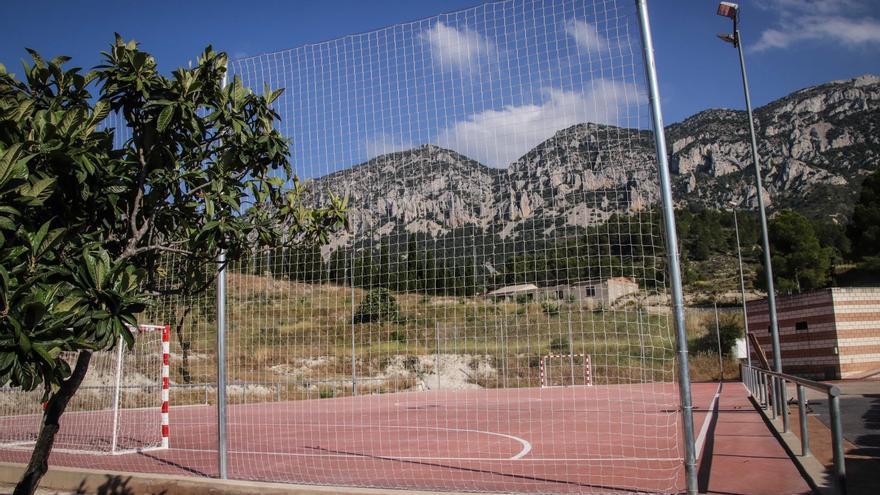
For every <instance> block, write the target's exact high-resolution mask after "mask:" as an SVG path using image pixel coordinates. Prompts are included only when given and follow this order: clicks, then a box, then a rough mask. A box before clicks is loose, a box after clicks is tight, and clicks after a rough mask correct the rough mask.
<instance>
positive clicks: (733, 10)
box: [718, 2, 739, 19]
mask: <svg viewBox="0 0 880 495" xmlns="http://www.w3.org/2000/svg"><path fill="white" fill-rule="evenodd" d="M737 12H739V5H737V4H735V3H733V2H721V3H719V4H718V15H720V16H722V17H729V18H731V19H736V14H737Z"/></svg>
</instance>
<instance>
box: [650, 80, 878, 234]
mask: <svg viewBox="0 0 880 495" xmlns="http://www.w3.org/2000/svg"><path fill="white" fill-rule="evenodd" d="M755 119H756V126H757V128H756V129H757V136H758V148H759V153H760V159H761V166H762V171H763V172H764V179H765V182H764V183H765V188H766V196H765V199H766V200H767V202H768V203H769V207H770V208H771V209H779V208H786V207H789V208H796V209H800V210H802V211H803V212H804V213H806V214H808V215H831V216H832V217H833V218H836V219H838V220H841V221H843V220H845V218H846V216H847V215H848V213H849V210H850V208H851V205H852V203H853V201H854V200H855V194H856V191H857V190H858V187H859V184H860V183H861V181H862V179H863V178H864V176H865V175H866V174H868V173H870V172H872V171H874V170H876V169H877V168H878V166H880V155H878V153H880V135H878V131H880V78H878V77H877V76H862V77H859V78H856V79H852V80H849V81H835V82H831V83H828V84H823V85H821V86H816V87H812V88H807V89H803V90H800V91H797V92H795V93H792V94H790V95H788V96H786V97H784V98H781V99H779V100H776V101H774V102H772V103H770V104H768V105H766V106H764V107H761V108H759V109H757V110H756V111H755ZM747 122H748V121H747V117H746V114H745V112H743V111H732V110H707V111H705V112H701V113H699V114H697V115H694V116H693V117H690V118H688V119H686V120H685V121H684V122H681V123H678V124H673V125H671V126H669V127H668V128H667V130H666V132H667V139H668V141H669V143H670V152H671V164H672V167H673V171H674V173H675V174H676V177H675V183H676V190H677V192H678V193H679V194H678V197H679V198H685V197H686V198H687V200H686V201H688V202H693V203H699V204H703V205H706V206H710V207H720V206H723V205H726V204H729V203H731V202H733V203H736V204H738V205H740V206H741V207H754V206H756V204H757V198H756V197H755V193H754V168H752V167H751V164H752V159H751V147H750V145H749V136H748V128H747Z"/></svg>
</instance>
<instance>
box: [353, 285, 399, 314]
mask: <svg viewBox="0 0 880 495" xmlns="http://www.w3.org/2000/svg"><path fill="white" fill-rule="evenodd" d="M399 320H400V306H399V305H398V304H397V300H396V299H394V296H393V295H392V294H391V292H390V291H389V290H388V289H386V288H384V287H379V288H376V289H373V290H371V291H369V292H367V297H365V298H364V300H363V301H361V303H360V304H359V305H358V307H357V310H356V311H355V314H354V317H353V319H352V322H353V323H371V322H383V321H391V322H398V321H399Z"/></svg>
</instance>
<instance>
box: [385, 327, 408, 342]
mask: <svg viewBox="0 0 880 495" xmlns="http://www.w3.org/2000/svg"><path fill="white" fill-rule="evenodd" d="M388 338H389V340H390V341H391V342H397V343H399V344H406V332H404V331H402V330H392V331H391V333H390V334H388Z"/></svg>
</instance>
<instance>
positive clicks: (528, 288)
mask: <svg viewBox="0 0 880 495" xmlns="http://www.w3.org/2000/svg"><path fill="white" fill-rule="evenodd" d="M539 293H541V289H540V288H539V287H538V286H537V285H535V284H520V285H506V286H504V287H501V288H500V289H495V290H493V291H491V292H489V293H487V294H486V297H488V298H491V299H496V300H497V299H516V298H517V297H525V298H528V299H529V300H531V299H534V298H535V296H537V295H538V294H539Z"/></svg>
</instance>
